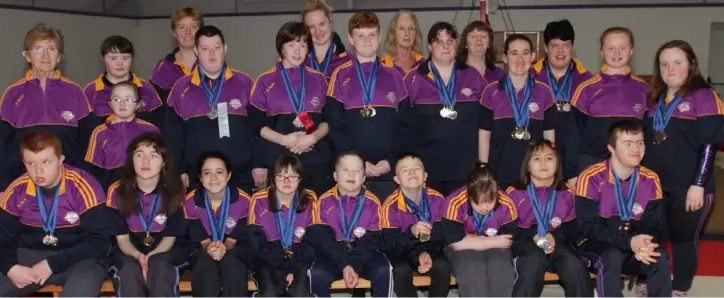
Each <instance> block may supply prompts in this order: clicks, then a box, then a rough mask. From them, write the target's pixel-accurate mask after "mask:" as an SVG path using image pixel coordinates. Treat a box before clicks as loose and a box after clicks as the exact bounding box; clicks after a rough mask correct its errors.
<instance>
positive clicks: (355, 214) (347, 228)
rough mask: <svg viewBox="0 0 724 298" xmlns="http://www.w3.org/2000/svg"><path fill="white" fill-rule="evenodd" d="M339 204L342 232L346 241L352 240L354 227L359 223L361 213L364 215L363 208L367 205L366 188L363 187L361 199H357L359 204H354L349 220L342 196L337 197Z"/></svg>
mask: <svg viewBox="0 0 724 298" xmlns="http://www.w3.org/2000/svg"><path fill="white" fill-rule="evenodd" d="M337 205H338V206H339V215H340V221H339V223H340V225H341V226H342V234H343V236H344V241H347V242H352V231H353V230H354V227H355V226H356V225H357V222H358V221H359V217H360V215H362V210H363V209H364V205H365V190H364V189H362V193H361V194H360V195H359V201H357V204H355V206H354V210H353V211H352V218H351V219H350V221H347V215H346V212H345V211H344V205H343V204H342V197H337Z"/></svg>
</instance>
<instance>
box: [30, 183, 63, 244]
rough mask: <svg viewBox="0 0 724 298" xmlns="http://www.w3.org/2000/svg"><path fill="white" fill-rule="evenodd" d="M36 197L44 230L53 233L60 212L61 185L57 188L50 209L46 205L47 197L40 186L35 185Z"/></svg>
mask: <svg viewBox="0 0 724 298" xmlns="http://www.w3.org/2000/svg"><path fill="white" fill-rule="evenodd" d="M35 194H36V196H35V199H36V200H37V203H38V210H39V211H40V221H41V223H42V224H43V231H45V233H46V234H51V235H52V234H53V233H54V232H55V223H56V218H55V217H56V214H57V213H58V202H59V201H60V198H59V197H60V186H58V189H56V190H55V194H54V195H53V202H52V203H51V204H50V211H48V208H47V207H45V197H44V196H43V192H42V191H41V189H40V187H38V186H36V187H35Z"/></svg>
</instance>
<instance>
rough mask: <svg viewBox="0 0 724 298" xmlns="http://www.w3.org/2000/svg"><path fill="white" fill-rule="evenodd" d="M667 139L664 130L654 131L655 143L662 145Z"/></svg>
mask: <svg viewBox="0 0 724 298" xmlns="http://www.w3.org/2000/svg"><path fill="white" fill-rule="evenodd" d="M664 141H666V133H665V132H663V131H655V132H654V144H656V145H661V144H663V143H664Z"/></svg>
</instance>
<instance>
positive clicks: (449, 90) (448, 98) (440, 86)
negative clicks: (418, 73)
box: [430, 61, 457, 107]
mask: <svg viewBox="0 0 724 298" xmlns="http://www.w3.org/2000/svg"><path fill="white" fill-rule="evenodd" d="M456 71H457V68H456V67H455V64H453V67H452V72H451V73H450V80H449V81H448V82H447V85H445V82H444V81H443V80H442V77H441V76H440V72H438V71H437V67H435V64H434V63H432V61H430V72H431V73H432V77H433V78H434V79H435V85H437V92H438V93H439V94H440V102H441V103H442V105H443V106H446V107H453V106H455V82H456V81H457V78H456V75H455V72H456Z"/></svg>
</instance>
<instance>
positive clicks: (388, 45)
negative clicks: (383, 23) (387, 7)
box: [385, 10, 422, 56]
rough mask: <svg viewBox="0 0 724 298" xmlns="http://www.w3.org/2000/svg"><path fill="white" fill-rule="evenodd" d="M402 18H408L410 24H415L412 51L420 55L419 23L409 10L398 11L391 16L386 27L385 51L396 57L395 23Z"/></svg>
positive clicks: (420, 33)
mask: <svg viewBox="0 0 724 298" xmlns="http://www.w3.org/2000/svg"><path fill="white" fill-rule="evenodd" d="M402 16H409V17H410V19H412V23H413V24H415V41H414V42H413V43H412V50H413V51H415V52H418V53H422V31H421V30H420V22H418V21H417V16H416V15H415V13H414V12H412V11H409V10H400V11H398V12H397V13H395V15H394V16H392V20H390V24H389V25H388V26H387V37H386V40H385V51H386V52H387V53H388V54H390V55H392V56H394V55H397V34H395V33H396V31H397V22H398V21H399V20H400V17H402Z"/></svg>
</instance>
